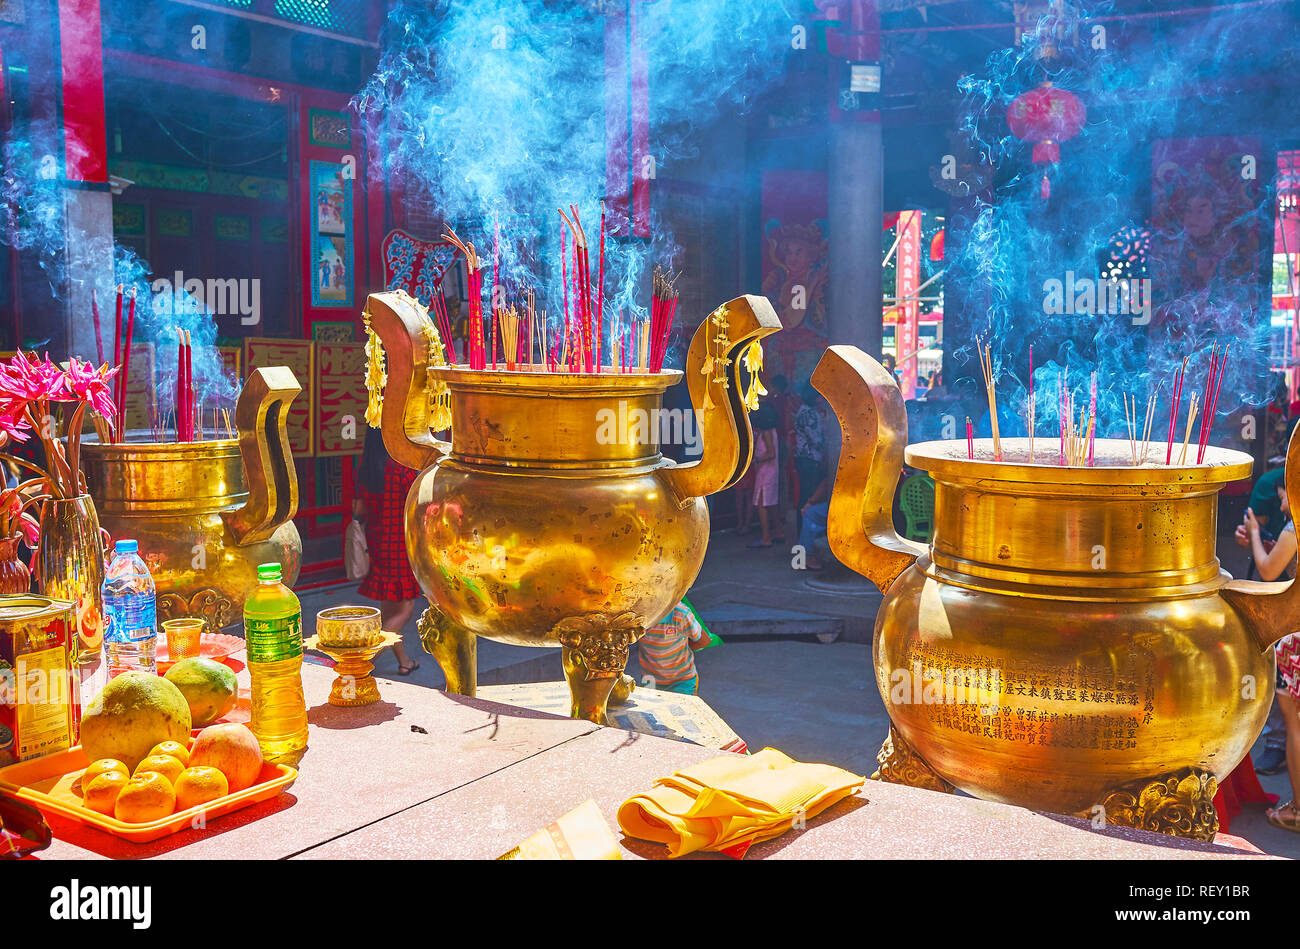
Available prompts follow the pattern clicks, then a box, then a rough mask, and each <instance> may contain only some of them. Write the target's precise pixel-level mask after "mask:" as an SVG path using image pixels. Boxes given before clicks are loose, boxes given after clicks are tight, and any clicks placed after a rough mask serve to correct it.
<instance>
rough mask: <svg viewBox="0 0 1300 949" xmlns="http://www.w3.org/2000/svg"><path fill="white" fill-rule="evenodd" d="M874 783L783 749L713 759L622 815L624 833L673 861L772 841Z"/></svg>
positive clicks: (638, 799) (625, 807)
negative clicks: (660, 847) (661, 848)
mask: <svg viewBox="0 0 1300 949" xmlns="http://www.w3.org/2000/svg"><path fill="white" fill-rule="evenodd" d="M864 781H866V778H864V777H862V776H861V775H857V774H852V773H851V772H848V771H845V770H844V769H842V768H836V767H835V766H833V765H828V764H806V763H804V762H800V761H795V760H793V759H792V758H790V757H788V756H786V755H784V754H782V753H781V752H779V751H777V750H776V749H775V748H764V749H763V750H762V751H760V752H759V753H758V754H756V755H734V754H727V755H722V756H721V757H718V758H710V759H709V760H708V761H702V762H700V763H699V764H697V765H692V766H691V767H689V768H683V769H682V770H680V771H675V772H673V774H672V775H671V776H669V777H667V778H660V779H659V780H658V781H656V782H655V786H654V787H653V788H651V789H650V790H649V791H646V792H644V793H642V794H634V795H633V796H632V797H630V798H628V799H627V800H626V801H624V802H623V804H622V806H621V807H620V808H619V809H618V826H619V827H620V829H622V831H623V833H625V834H627V835H629V836H631V837H639V838H641V839H642V840H652V841H655V842H656V843H661V844H667V845H668V855H669V856H671V857H680V856H681V855H682V854H686V853H692V852H693V851H696V850H725V849H728V848H731V847H734V846H736V845H738V844H742V843H751V844H752V843H758V842H759V841H763V840H771V839H772V838H773V837H777V836H779V835H781V834H783V833H785V832H786V831H787V830H789V829H790V827H791V825H792V824H793V823H794V821H795V820H796V819H797V818H800V817H802V818H803V819H805V820H806V819H807V818H810V817H814V816H816V815H817V814H820V813H821V812H822V811H824V810H826V808H828V807H830V806H831V805H832V804H834V803H836V802H837V801H840V800H842V799H843V798H845V797H847V796H848V795H850V794H852V793H853V792H854V791H855V790H856V789H857V788H859V787H861V786H862V784H863V782H864Z"/></svg>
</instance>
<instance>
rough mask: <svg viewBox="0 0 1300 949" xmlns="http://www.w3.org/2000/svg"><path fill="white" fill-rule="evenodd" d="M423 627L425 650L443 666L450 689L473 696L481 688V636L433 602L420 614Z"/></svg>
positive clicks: (459, 693) (450, 690)
mask: <svg viewBox="0 0 1300 949" xmlns="http://www.w3.org/2000/svg"><path fill="white" fill-rule="evenodd" d="M419 628H420V642H421V643H423V645H424V651H425V652H427V653H428V654H429V655H431V656H433V658H434V659H435V660H437V662H438V665H439V666H441V667H442V674H443V676H444V677H446V679H447V691H448V692H452V693H455V694H456V695H468V696H473V695H474V693H475V692H476V691H477V689H478V638H477V637H475V635H474V634H473V633H471V632H470V631H469V630H467V629H465V628H464V627H463V626H458V625H456V624H455V623H453V622H452V621H451V620H450V619H448V618H447V617H446V616H445V615H444V614H443V613H442V611H441V610H439V609H438V608H437V607H436V606H432V605H431V606H430V607H429V608H428V609H426V610H425V611H424V613H422V614H421V615H420V626H419Z"/></svg>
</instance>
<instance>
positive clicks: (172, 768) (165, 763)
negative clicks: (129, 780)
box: [131, 755, 185, 784]
mask: <svg viewBox="0 0 1300 949" xmlns="http://www.w3.org/2000/svg"><path fill="white" fill-rule="evenodd" d="M184 770H185V765H183V764H181V763H180V762H179V761H178V760H176V759H175V758H173V757H172V756H171V755H150V756H149V757H148V758H145V759H144V761H141V762H140V763H139V764H138V765H136V766H135V773H134V774H132V775H131V777H133V778H135V777H139V776H140V775H142V774H147V773H150V772H152V773H153V774H161V775H162V776H163V777H164V778H166V779H167V783H168V784H175V783H176V779H177V778H179V777H180V776H181V772H182V771H184Z"/></svg>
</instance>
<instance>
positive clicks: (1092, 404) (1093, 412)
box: [1088, 372, 1097, 467]
mask: <svg viewBox="0 0 1300 949" xmlns="http://www.w3.org/2000/svg"><path fill="white" fill-rule="evenodd" d="M1096 435H1097V373H1096V372H1093V374H1092V395H1091V396H1090V397H1089V400H1088V465H1089V466H1090V467H1091V466H1092V465H1093V464H1095V463H1096V460H1097V440H1096Z"/></svg>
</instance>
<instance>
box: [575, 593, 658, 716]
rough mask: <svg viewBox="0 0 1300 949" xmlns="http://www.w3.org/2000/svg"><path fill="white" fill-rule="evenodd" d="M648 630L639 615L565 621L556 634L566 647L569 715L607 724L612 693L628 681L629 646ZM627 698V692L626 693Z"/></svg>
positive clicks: (580, 618) (598, 615)
mask: <svg viewBox="0 0 1300 949" xmlns="http://www.w3.org/2000/svg"><path fill="white" fill-rule="evenodd" d="M644 632H645V627H644V624H643V623H642V622H641V620H640V618H639V617H636V616H633V615H631V614H624V615H621V616H617V617H608V616H605V615H603V614H595V615H593V616H586V617H576V618H573V619H568V620H563V621H561V622H560V623H558V624H557V625H556V628H555V631H554V635H555V638H556V639H557V640H559V643H560V646H561V647H562V650H563V652H562V659H563V661H564V678H565V680H566V681H567V682H568V683H569V696H570V700H571V701H570V705H569V714H570V716H572V717H573V718H585V719H586V720H587V721H589V722H595V723H596V724H597V725H604V724H605V712H606V710H607V708H608V706H609V699H610V693H611V692H613V691H614V687H615V686H620V691H622V686H624V685H625V683H623V682H622V679H625V678H628V677H627V676H625V675H624V674H623V670H624V669H625V668H626V667H627V659H628V649H629V648H631V646H632V644H633V643H634V642H636V641H637V640H638V639H640V638H641V635H642V633H644ZM623 700H624V701H626V694H624V695H623Z"/></svg>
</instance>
